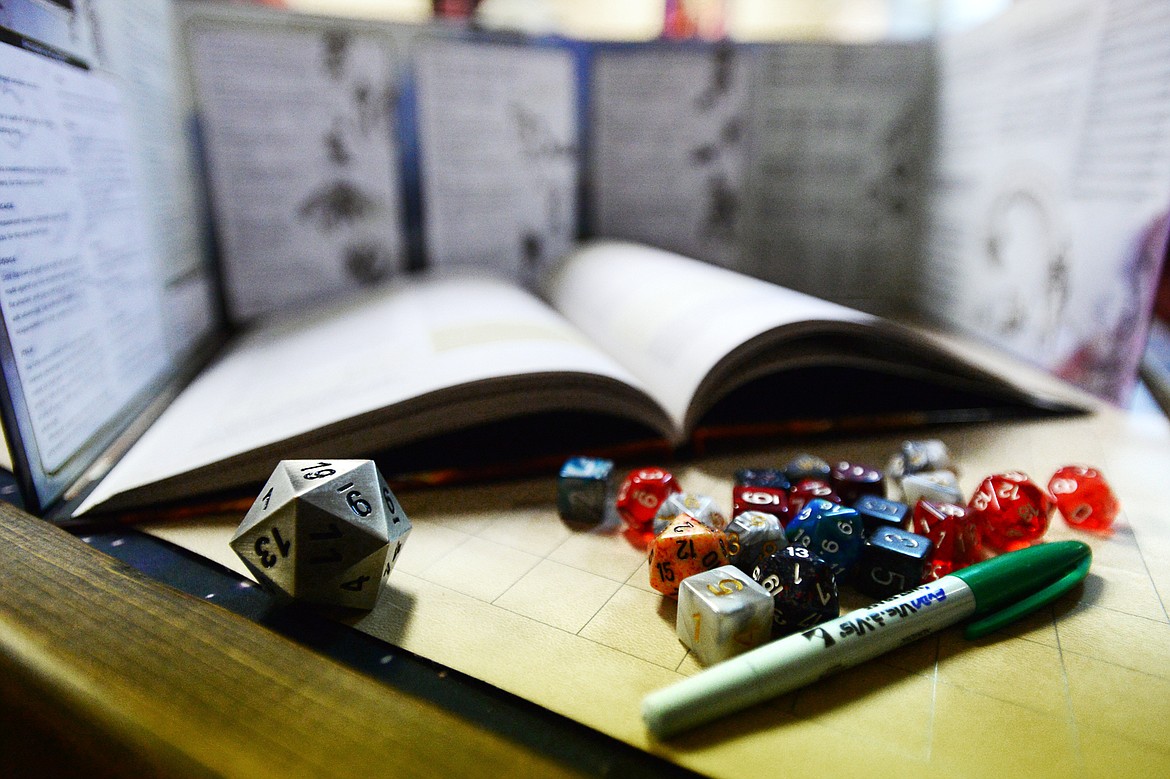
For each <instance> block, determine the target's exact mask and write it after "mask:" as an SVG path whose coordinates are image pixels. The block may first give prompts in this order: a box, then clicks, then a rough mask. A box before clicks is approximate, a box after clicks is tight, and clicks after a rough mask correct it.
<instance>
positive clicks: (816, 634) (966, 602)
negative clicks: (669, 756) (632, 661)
mask: <svg viewBox="0 0 1170 779" xmlns="http://www.w3.org/2000/svg"><path fill="white" fill-rule="evenodd" d="M1091 559H1092V553H1091V551H1090V549H1089V547H1088V546H1087V545H1085V544H1083V543H1081V542H1080V541H1059V542H1055V543H1050V544H1040V545H1037V546H1033V547H1029V548H1027V549H1021V550H1019V551H1016V552H1009V553H1007V554H1003V555H1000V556H999V557H995V558H992V559H990V560H985V561H984V562H982V563H976V564H975V565H972V566H968V567H967V568H964V569H962V570H960V571H956V572H954V573H952V574H949V575H947V576H943V577H942V578H940V579H938V580H937V581H934V582H931V583H929V584H925V585H922V586H920V587H917V588H915V589H913V590H910V591H908V592H904V593H902V594H900V595H896V596H894V597H892V598H888V599H886V600H883V601H880V602H878V603H875V604H873V605H872V606H867V607H865V608H862V609H857V610H855V611H851V612H849V613H848V614H846V615H844V616H842V617H840V618H838V619H835V620H830V621H828V622H825V623H822V624H821V625H818V626H816V627H814V628H810V629H809V630H806V631H804V632H801V633H796V634H794V635H791V636H788V637H787V638H782V639H779V640H777V641H773V642H771V643H770V644H765V645H764V646H761V647H759V648H757V649H753V650H752V651H750V652H747V653H745V654H742V655H739V656H738V657H734V658H732V659H730V660H726V661H724V662H722V663H719V664H717V665H714V666H712V667H711V668H709V669H707V670H705V671H702V672H700V673H698V674H695V675H694V676H692V677H689V678H687V679H684V680H682V681H681V682H678V683H676V684H674V685H671V686H670V687H666V688H664V689H661V690H657V691H655V692H653V693H651V694H650V695H648V696H646V698H645V699H644V700H643V702H642V717H643V719H644V720H645V722H646V726H647V727H648V728H649V730H650V732H651V733H653V734H654V735H656V736H658V737H660V738H665V737H667V736H671V735H674V734H676V733H679V732H681V731H684V730H687V729H689V728H692V727H695V726H697V725H701V724H703V723H705V722H710V721H711V720H714V719H717V718H719V717H722V716H724V715H727V714H730V713H732V712H735V711H739V710H740V709H743V708H746V707H747V706H750V705H752V704H755V703H759V702H761V701H765V700H768V699H770V698H773V697H775V696H777V695H782V694H783V693H785V692H789V691H791V690H794V689H797V688H798V687H803V686H804V685H806V684H810V683H812V682H814V681H816V680H818V679H820V678H822V677H824V676H828V675H829V674H831V673H834V672H836V671H839V670H841V669H843V668H848V667H849V666H852V665H856V664H858V663H860V662H863V661H865V660H868V659H870V658H872V657H876V656H877V655H880V654H882V653H884V652H887V651H890V650H891V649H894V648H896V647H898V646H901V645H903V644H907V643H910V642H912V641H915V640H917V639H919V638H922V637H923V636H925V635H927V634H929V633H933V632H936V631H938V630H941V629H943V628H945V627H947V626H949V625H952V624H954V623H956V622H960V621H962V620H964V619H967V618H968V617H977V618H978V619H977V620H976V621H974V622H972V623H971V624H970V625H968V628H967V636H968V638H976V637H979V636H982V635H984V634H986V633H988V632H990V631H992V630H996V629H998V628H1000V627H1002V626H1003V625H1006V624H1007V623H1009V622H1011V621H1013V620H1016V619H1018V618H1020V617H1022V616H1024V615H1025V614H1028V613H1030V612H1032V611H1035V610H1036V609H1038V608H1040V607H1041V606H1044V605H1045V604H1047V603H1050V602H1051V601H1053V600H1054V599H1056V598H1058V597H1060V596H1061V595H1063V594H1064V593H1065V592H1067V591H1068V590H1069V589H1071V588H1072V587H1074V586H1076V585H1077V584H1078V583H1079V582H1080V581H1081V580H1082V579H1084V577H1085V575H1086V574H1087V573H1088V570H1089V563H1090V561H1091Z"/></svg>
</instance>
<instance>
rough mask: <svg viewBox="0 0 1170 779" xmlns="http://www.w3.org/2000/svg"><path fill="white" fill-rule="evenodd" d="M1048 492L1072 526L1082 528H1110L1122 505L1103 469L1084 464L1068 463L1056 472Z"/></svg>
mask: <svg viewBox="0 0 1170 779" xmlns="http://www.w3.org/2000/svg"><path fill="white" fill-rule="evenodd" d="M1048 492H1049V493H1050V494H1051V495H1052V499H1053V501H1054V502H1055V503H1056V508H1057V510H1058V511H1060V515H1061V516H1062V517H1064V521H1065V522H1067V523H1068V525H1069V527H1075V528H1079V529H1081V530H1092V531H1095V532H1104V531H1107V530H1109V528H1110V527H1112V525H1113V520H1114V519H1115V518H1116V517H1117V512H1118V511H1119V510H1120V507H1121V506H1120V503H1119V502H1118V500H1117V496H1115V495H1114V494H1113V490H1112V489H1110V487H1109V483H1108V482H1106V481H1105V477H1104V476H1102V475H1101V472H1100V471H1098V470H1096V469H1094V468H1086V467H1084V466H1080V465H1066V466H1064V467H1063V468H1061V469H1060V470H1058V471H1057V472H1056V473H1054V474H1053V475H1052V478H1051V479H1050V480H1049V481H1048Z"/></svg>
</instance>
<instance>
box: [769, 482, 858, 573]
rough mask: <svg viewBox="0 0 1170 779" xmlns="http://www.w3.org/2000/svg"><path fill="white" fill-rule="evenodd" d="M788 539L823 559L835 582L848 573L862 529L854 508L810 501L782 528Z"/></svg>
mask: <svg viewBox="0 0 1170 779" xmlns="http://www.w3.org/2000/svg"><path fill="white" fill-rule="evenodd" d="M785 531H786V532H787V534H788V540H789V541H790V542H791V543H793V544H796V545H797V546H803V547H804V548H805V549H808V550H809V551H811V552H812V553H813V554H814V555H816V556H817V557H819V558H821V559H822V560H824V561H825V562H826V563H828V564H829V567H830V568H831V569H832V570H833V575H834V576H836V577H837V579H838V581H841V580H844V579H845V578H847V577H848V575H849V574H850V573H851V571H852V568H853V565H854V563H856V562H857V558H859V557H860V556H861V548H862V546H864V545H865V527H864V526H863V525H862V523H861V515H860V514H858V513H857V509H853V508H850V507H848V506H842V505H840V504H837V503H833V502H832V501H828V500H824V499H823V498H813V499H812V500H810V501H809V502H808V503H806V504H805V505H804V508H802V509H801V510H800V512H799V513H798V514H797V515H796V517H795V518H794V519H793V520H792V521H791V522H789V523H788V527H787V528H785Z"/></svg>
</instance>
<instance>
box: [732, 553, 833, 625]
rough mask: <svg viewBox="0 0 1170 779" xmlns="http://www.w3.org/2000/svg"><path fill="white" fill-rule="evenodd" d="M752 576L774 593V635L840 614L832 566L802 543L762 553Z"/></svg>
mask: <svg viewBox="0 0 1170 779" xmlns="http://www.w3.org/2000/svg"><path fill="white" fill-rule="evenodd" d="M752 578H753V579H755V580H756V581H757V582H759V583H760V584H761V585H763V587H764V589H766V590H767V591H768V592H769V593H771V594H772V604H773V608H772V635H773V636H774V637H776V638H779V637H780V636H786V635H788V634H789V633H795V632H796V631H798V630H804V629H805V628H810V627H812V626H813V625H818V624H820V623H821V622H824V621H825V620H829V619H833V618H835V617H837V616H839V615H840V613H841V607H840V601H839V599H838V596H837V580H836V578H835V577H834V576H833V569H832V567H831V566H830V565H829V564H828V563H826V562H825V561H824V560H822V559H821V558H819V557H817V556H816V555H814V554H813V553H812V552H810V551H809V550H807V549H805V548H804V547H802V546H787V547H785V548H783V549H781V550H780V551H779V552H777V553H775V554H774V555H771V556H769V557H761V558H760V560H759V562H757V563H756V567H755V568H753V569H752Z"/></svg>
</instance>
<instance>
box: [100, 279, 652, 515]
mask: <svg viewBox="0 0 1170 779" xmlns="http://www.w3.org/2000/svg"><path fill="white" fill-rule="evenodd" d="M517 376H519V377H524V376H537V377H538V378H536V379H535V380H534V382H533V383H532V385H531V389H532V390H533V391H531V392H529V393H527V395H520V396H518V397H515V396H514V397H511V399H510V400H509V403H511V404H512V405H507V406H505V407H498V408H495V409H494V414H495V416H496V417H499V418H503V417H506V416H508V415H514V414H515V413H516V412H517V409H518V408H520V409H521V410H523V411H538V410H541V407H540V404H541V403H551V404H552V406H551V407H552V408H555V409H574V408H575V409H592V410H596V411H608V412H609V413H613V414H619V415H620V414H623V413H625V414H626V415H632V416H634V417H636V418H638V419H643V420H644V421H646V422H647V423H648V424H650V425H652V426H655V425H656V426H657V427H658V428H660V429H661V431H662V434H663V435H666V426H667V423H666V421H665V417H664V415H662V414H661V412H659V413H658V417H659V421H657V422H656V421H655V420H654V419H653V416H654V414H653V413H652V412H650V411H649V409H651V408H652V407H653V404H652V402H650V401H649V400H645V401H644V402H641V404H640V405H639V404H638V403H637V402H636V401H635V402H634V405H633V406H631V405H630V404H629V403H627V407H626V408H625V409H623V408H622V407H621V406H620V404H619V402H620V401H621V400H622V397H625V399H626V400H627V401H628V400H630V398H633V397H634V396H635V393H638V392H640V389H639V388H640V387H641V384H640V382H639V381H638V379H636V378H635V377H634V376H632V375H631V374H630V373H629V372H628V371H626V370H624V369H623V368H622V367H620V366H619V365H618V364H617V363H615V362H614V361H613V360H612V359H610V358H608V357H607V356H605V355H604V354H602V353H601V352H599V351H598V350H597V349H596V348H595V347H594V346H593V345H592V344H590V343H589V342H588V341H587V340H585V338H583V337H582V336H581V334H580V333H579V332H578V331H576V330H574V329H573V328H572V327H571V326H570V325H569V324H568V323H567V322H565V321H564V319H562V318H561V317H560V316H558V315H557V314H556V313H555V312H553V311H552V310H550V309H549V308H548V307H547V306H545V305H544V304H543V303H541V302H540V301H538V300H537V299H536V298H534V297H532V296H531V295H530V294H528V293H526V292H524V291H522V290H521V289H519V288H518V287H516V286H515V285H514V284H511V283H506V282H504V281H501V280H498V279H494V278H490V277H484V276H468V275H458V276H451V277H441V278H428V279H417V278H409V279H403V280H400V281H397V282H392V283H391V284H390V285H389V286H386V287H383V288H379V289H377V290H372V291H369V292H366V293H364V294H361V295H358V296H356V297H351V298H346V299H344V300H341V301H338V302H337V303H335V304H333V305H331V306H329V307H325V308H322V309H320V310H316V311H310V312H306V313H304V314H302V315H299V316H295V317H286V318H282V319H278V320H273V321H272V322H270V323H268V324H266V325H265V326H263V327H259V328H257V329H256V330H254V331H252V332H251V333H249V334H247V335H246V336H245V337H243V338H241V339H240V340H239V341H238V342H237V343H236V344H235V346H234V347H233V348H231V349H230V350H229V351H228V352H227V353H226V354H225V355H224V356H223V357H222V358H221V359H220V360H219V361H218V362H216V363H215V364H213V365H211V366H210V367H209V368H208V369H207V370H205V371H204V372H203V373H202V374H201V375H200V376H199V377H198V378H197V379H196V380H195V381H194V382H193V383H192V384H191V386H190V387H188V388H187V389H186V390H185V391H184V392H183V393H182V394H181V395H180V396H179V397H178V398H177V399H176V400H175V402H174V403H173V404H172V405H171V407H170V408H168V409H167V411H166V412H165V413H164V414H163V415H162V416H161V417H160V418H159V420H158V421H157V422H156V423H155V424H154V426H153V427H151V429H150V430H149V431H148V432H147V433H146V434H145V435H144V436H143V437H142V439H141V440H140V441H139V442H138V444H136V445H135V446H134V448H133V449H131V450H130V452H129V453H128V454H127V455H126V456H125V457H124V458H123V460H122V461H121V462H120V463H119V464H118V465H117V467H115V469H114V470H113V471H112V472H111V474H110V476H109V477H108V478H107V479H106V480H105V481H104V482H102V484H101V485H99V487H98V489H97V490H96V491H95V492H94V493H93V495H91V496H90V498H89V500H88V501H87V502H86V504H85V505H84V506H83V507H82V509H81V511H82V512H84V511H85V510H87V509H88V508H89V507H91V506H93V505H96V504H98V503H100V502H101V501H102V500H105V499H107V498H109V497H110V496H112V495H115V494H117V493H118V492H120V491H122V490H126V489H129V488H132V487H136V486H139V485H143V484H149V483H152V482H156V481H159V480H162V479H166V478H168V477H171V476H174V475H176V474H182V473H185V472H188V471H191V470H194V469H196V468H199V467H201V466H207V465H212V464H215V463H219V462H220V461H223V460H225V459H227V458H231V457H235V456H237V455H240V454H243V453H247V452H250V451H253V450H256V449H259V448H261V447H265V446H268V445H271V444H275V443H279V442H282V441H286V440H288V439H291V438H294V437H297V436H302V435H306V434H310V433H312V434H314V436H315V437H316V440H318V441H322V442H325V443H323V444H318V446H322V445H325V446H330V445H331V444H330V443H329V442H330V441H331V438H330V429H331V426H334V425H338V424H343V423H347V422H349V423H350V424H351V426H352V425H353V423H352V422H351V420H357V419H362V420H364V421H363V422H362V424H361V426H360V428H361V429H364V430H366V433H365V434H364V438H362V446H363V448H364V450H365V451H366V453H367V456H368V455H369V454H372V453H373V452H375V451H377V450H378V449H379V448H385V447H386V446H388V445H390V444H394V443H400V442H402V441H403V440H409V439H410V437H411V436H414V437H419V436H424V435H434V434H437V433H440V432H443V431H444V429H455V428H458V427H459V426H460V425H463V424H466V423H467V420H466V419H463V418H461V416H460V414H459V413H458V407H457V406H456V405H455V404H454V402H452V403H451V404H448V405H446V406H445V405H443V404H439V405H438V406H437V407H436V413H437V414H439V417H438V418H436V417H434V416H432V417H430V418H428V420H429V423H430V425H429V426H428V428H427V429H423V430H419V429H414V428H412V427H411V418H410V417H409V416H397V417H396V416H393V412H394V407H395V406H396V405H397V404H404V403H408V402H410V401H416V400H418V399H420V398H423V397H425V396H427V395H428V394H429V393H435V392H439V391H442V390H449V389H452V388H463V389H464V390H465V393H464V395H462V396H459V397H461V398H471V399H475V398H483V399H486V401H490V400H491V398H492V389H491V386H490V385H485V386H479V387H476V386H473V385H474V384H475V383H476V382H490V381H492V380H498V379H504V378H508V377H517ZM558 377H560V378H559V379H558ZM566 377H567V378H566ZM587 377H600V378H601V379H603V380H608V381H609V383H610V384H614V385H617V383H619V382H620V383H621V385H622V386H623V387H625V388H626V389H624V390H623V389H620V388H617V389H613V390H612V391H610V392H609V394H605V395H597V394H596V393H594V394H593V395H591V394H589V393H588V392H586V391H585V390H587V389H588V387H586V388H585V389H581V386H582V385H584V384H588V385H589V386H593V384H594V383H595V382H592V381H591V380H590V379H588V378H587ZM558 381H559V383H557V382H558ZM558 387H559V388H560V390H561V392H560V396H557V395H556V393H555V392H553V391H554V390H556V389H558ZM537 390H541V391H543V390H547V391H548V394H549V395H550V397H549V399H547V400H545V399H543V396H541V394H540V392H538V391H537ZM574 392H577V393H578V394H576V395H574V394H573V393H574ZM414 408H415V410H418V408H419V407H418V406H417V404H416V406H414ZM444 409H446V411H444ZM381 411H385V412H386V413H387V414H390V415H391V417H390V418H391V419H393V420H395V425H394V426H393V427H394V428H395V429H393V430H390V431H389V432H388V433H386V435H387V436H389V438H387V440H379V435H380V434H379V433H378V431H377V430H375V429H374V426H375V425H376V424H377V421H378V419H377V416H376V413H377V412H381ZM488 411H489V412H491V411H492V409H490V408H489V409H488ZM371 415H375V416H371ZM444 425H446V428H444ZM367 428H368V429H367ZM361 429H359V430H358V434H359V436H362V435H363V434H362V433H361ZM395 434H396V435H397V436H398V438H399V439H400V440H399V441H394V440H390V439H391V438H392V437H393V436H394V435H395ZM329 451H334V450H333V449H330V450H329ZM283 456H287V455H283ZM329 456H333V455H332V454H330V455H329ZM274 459H281V457H280V456H278V457H276V458H274ZM272 464H273V463H272V462H271V461H267V460H266V461H265V462H264V463H263V464H262V466H261V468H262V470H263V472H264V473H267V472H269V471H271V468H272ZM222 478H224V479H227V480H230V479H236V483H242V482H240V474H239V473H234V472H232V471H227V472H225V473H224V474H223V475H222ZM258 478H259V479H261V480H262V479H263V475H260V476H259V477H258ZM244 481H246V479H244ZM220 486H221V487H223V486H229V483H228V482H226V481H225V482H224V483H221V484H220Z"/></svg>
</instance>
